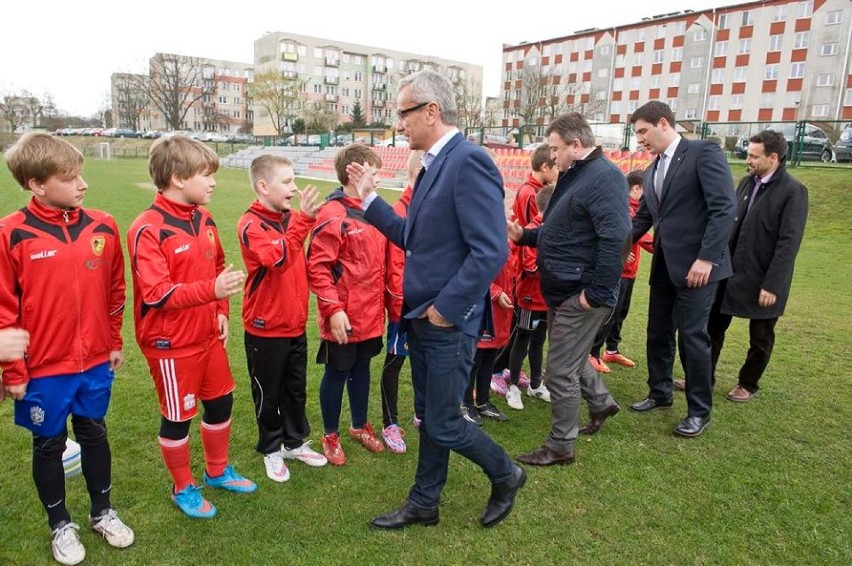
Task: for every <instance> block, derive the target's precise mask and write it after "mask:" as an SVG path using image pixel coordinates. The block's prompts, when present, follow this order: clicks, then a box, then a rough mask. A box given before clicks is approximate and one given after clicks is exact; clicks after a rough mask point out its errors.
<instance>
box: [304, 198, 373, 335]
mask: <svg viewBox="0 0 852 566" xmlns="http://www.w3.org/2000/svg"><path fill="white" fill-rule="evenodd" d="M386 245H387V239H386V238H385V237H384V236H383V235H382V234H381V232H379V231H378V230H376V229H375V228H374V227H373V226H372V225H370V224H368V223H367V222H366V221H364V213H363V211H362V210H361V201H360V200H359V199H357V198H352V197H347V196H345V195H344V193H343V190H342V189H337V190H335V191H334V192H333V193H331V195H329V197H328V199H327V200H326V202H324V203H323V204H322V206H320V208H319V210H318V211H317V224H316V227H315V228H314V231H313V235H312V236H311V243H310V246H309V250H308V284H309V285H310V288H311V291H312V292H313V293H314V294H315V295H316V296H317V324H318V325H319V330H320V336H321V337H322V339H323V340H327V341H329V342H332V341H334V337H333V336H332V334H331V327H330V322H329V319H330V318H331V316H332V315H333V314H335V313H337V312H339V311H344V312H345V313H346V316H348V317H349V323H350V324H351V325H352V335H351V336H349V341H350V342H363V341H364V340H367V339H369V338H375V337H376V336H381V335H382V334H384V324H385V308H384V291H385V247H386Z"/></svg>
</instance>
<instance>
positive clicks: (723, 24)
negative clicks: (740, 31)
mask: <svg viewBox="0 0 852 566" xmlns="http://www.w3.org/2000/svg"><path fill="white" fill-rule="evenodd" d="M716 27H718V28H719V29H728V14H719V24H718V25H717V26H716Z"/></svg>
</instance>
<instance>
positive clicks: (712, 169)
mask: <svg viewBox="0 0 852 566" xmlns="http://www.w3.org/2000/svg"><path fill="white" fill-rule="evenodd" d="M630 121H631V123H632V124H633V128H634V131H635V133H636V139H637V141H638V142H639V143H640V144H642V145H643V146H645V148H646V149H648V150H649V151H651V153H654V154H656V155H657V159H655V160H654V163H653V165H652V166H650V167H648V169H647V170H646V171H645V181H644V185H643V186H644V187H646V188H645V192H644V195H643V197H642V199H641V200H640V203H639V211H638V212H637V213H636V216H635V217H634V219H633V241H634V242H635V241H638V240H639V238H641V237H642V236H643V235H644V234H645V233H646V232H647V231H648V229H650V228H651V226H652V225H653V227H654V259H653V262H652V263H651V295H650V300H649V303H648V341H647V358H648V388H649V392H648V396H647V397H646V398H645V399H644V400H642V401H640V402H638V403H634V404H633V405H631V406H630V409H631V410H633V411H639V412H647V411H652V410H654V409H665V408H669V407H671V406H672V389H673V383H672V368H673V366H674V358H675V332H677V344H678V346H679V347H680V356H681V361H682V363H683V368H684V371H685V373H686V399H687V404H688V412H687V416H686V418H685V419H683V421H681V423H680V424H679V425H678V426H677V428H675V434H678V435H680V436H687V437H693V436H698V435H700V434H701V433H702V432H704V429H705V428H707V425H708V424H710V411H711V409H712V406H713V384H712V375H713V372H712V364H711V357H710V338H709V336H708V334H707V320H708V317H709V316H710V307H711V306H712V304H713V298H714V296H715V294H716V288H717V286H718V284H719V281H721V280H723V279H725V278H727V277H730V276H731V273H732V270H731V258H730V257H729V255H728V246H727V243H728V237H729V236H730V233H731V229H732V228H733V225H734V214H735V212H736V208H735V203H734V185H733V177H732V176H731V170H730V168H729V167H728V163H727V161H726V160H725V156H724V155H723V154H722V152H721V150H720V149H719V146H718V145H716V144H714V143H711V142H707V141H688V140H686V139H683V138H682V137H681V136H680V134H678V133H677V132H676V131H675V119H674V113H673V112H672V110H671V108H669V107H668V106H667V105H666V104H664V103H662V102H659V101H656V100H653V101H651V102H648V103H646V104H644V105H643V106H641V107H639V108H638V109H637V110H636V111H635V112H634V113H633V114H632V115H631V117H630Z"/></svg>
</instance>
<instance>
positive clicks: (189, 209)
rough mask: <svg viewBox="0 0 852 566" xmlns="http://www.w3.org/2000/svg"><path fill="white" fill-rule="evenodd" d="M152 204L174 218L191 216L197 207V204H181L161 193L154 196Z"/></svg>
mask: <svg viewBox="0 0 852 566" xmlns="http://www.w3.org/2000/svg"><path fill="white" fill-rule="evenodd" d="M154 206H156V207H157V208H159V209H161V210H165V211H166V212H168V213H169V214H171V215H172V216H174V217H175V218H192V214H193V213H194V212H195V211H196V210H197V209H198V208H199V205H197V204H183V203H181V202H175V201H173V200H171V199H167V198H166V197H164V196H163V195H162V194H161V193H157V196H156V197H154Z"/></svg>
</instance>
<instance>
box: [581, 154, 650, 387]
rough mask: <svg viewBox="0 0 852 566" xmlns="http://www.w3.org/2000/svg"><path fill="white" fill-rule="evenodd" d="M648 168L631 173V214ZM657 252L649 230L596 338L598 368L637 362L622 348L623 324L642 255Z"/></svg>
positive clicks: (634, 251)
mask: <svg viewBox="0 0 852 566" xmlns="http://www.w3.org/2000/svg"><path fill="white" fill-rule="evenodd" d="M643 175H644V172H643V171H641V170H637V171H631V172H630V173H628V175H627V184H628V186H629V187H630V217H631V218H632V217H633V216H635V215H636V211H637V210H639V199H640V198H641V197H642V179H643ZM643 249H644V250H645V251H647V252H651V253H653V252H654V238H653V237H652V236H651V234H645V235H644V236H642V238H640V240H639V241H638V242H635V243H634V244H633V248H632V249H631V251H630V255H629V256H628V259H627V262H626V263H625V264H624V270H623V271H622V272H621V284H620V286H619V289H618V302H617V303H616V305H615V308H614V309H613V311H612V316H611V317H609V320H607V322H605V323H604V324H603V325H602V326H601V328H600V330H598V333H597V335H596V336H595V342H594V344H593V345H592V350H591V352H590V353H589V363H590V364H592V367H593V368H595V370H597V371H598V372H601V373H609V372H610V368H609V366H608V365H607V363H615V364H618V365H621V366H624V367H628V368H632V367H634V366H635V365H636V362H634V361H633V360H631V359H630V358H628V357H627V356H625V355H624V354H622V353H621V352H619V351H618V345H619V344H620V343H621V326H622V324H623V323H624V320H625V319H626V318H627V314H628V313H629V312H630V299H631V297H632V296H633V283H634V282H635V281H636V274H637V273H638V272H639V255H640V254H641V253H642V250H643ZM604 342H606V351H605V352H604V354H603V357H601V348H602V347H603V345H604Z"/></svg>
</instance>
